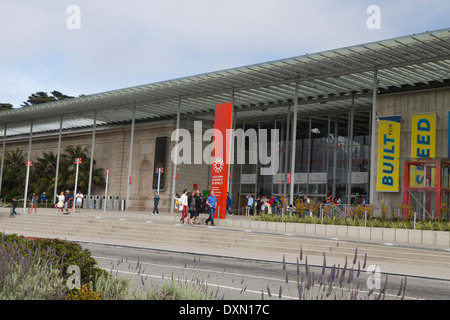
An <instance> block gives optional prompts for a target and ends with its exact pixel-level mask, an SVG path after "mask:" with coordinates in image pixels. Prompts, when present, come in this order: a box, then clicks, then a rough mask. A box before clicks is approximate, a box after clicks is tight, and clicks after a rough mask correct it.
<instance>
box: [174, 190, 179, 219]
mask: <svg viewBox="0 0 450 320" xmlns="http://www.w3.org/2000/svg"><path fill="white" fill-rule="evenodd" d="M173 198H174V199H175V208H174V209H175V213H176V215H177V216H178V212H179V211H181V210H179V208H180V207H181V204H180V196H179V195H178V193H175V197H173Z"/></svg>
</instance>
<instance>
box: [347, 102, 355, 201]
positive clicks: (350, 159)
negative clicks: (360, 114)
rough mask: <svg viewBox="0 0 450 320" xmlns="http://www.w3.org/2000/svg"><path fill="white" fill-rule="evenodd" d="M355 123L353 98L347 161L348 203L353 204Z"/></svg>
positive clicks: (349, 122)
mask: <svg viewBox="0 0 450 320" xmlns="http://www.w3.org/2000/svg"><path fill="white" fill-rule="evenodd" d="M354 121H355V97H352V105H351V107H350V115H349V121H348V127H349V129H348V159H347V164H348V165H347V166H348V168H347V203H348V204H351V203H352V201H351V200H352V199H351V198H352V167H353V128H354Z"/></svg>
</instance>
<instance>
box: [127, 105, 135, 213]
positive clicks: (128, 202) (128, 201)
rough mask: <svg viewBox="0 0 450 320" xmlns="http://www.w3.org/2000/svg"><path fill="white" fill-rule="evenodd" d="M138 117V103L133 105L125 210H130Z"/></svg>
mask: <svg viewBox="0 0 450 320" xmlns="http://www.w3.org/2000/svg"><path fill="white" fill-rule="evenodd" d="M135 118H136V104H134V106H133V119H132V121H131V136H130V156H129V159H128V181H127V202H126V203H125V210H126V211H128V206H129V205H130V185H131V181H130V180H131V164H132V160H133V140H134V124H135V120H136V119H135Z"/></svg>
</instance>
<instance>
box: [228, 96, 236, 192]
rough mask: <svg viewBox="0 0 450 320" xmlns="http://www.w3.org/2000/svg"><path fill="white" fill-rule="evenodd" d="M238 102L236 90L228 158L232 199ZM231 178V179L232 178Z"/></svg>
mask: <svg viewBox="0 0 450 320" xmlns="http://www.w3.org/2000/svg"><path fill="white" fill-rule="evenodd" d="M235 103H236V101H235V98H234V90H233V92H232V93H231V104H232V111H231V132H230V133H231V134H230V149H229V153H230V154H229V157H228V192H229V194H230V197H231V192H232V189H233V183H232V180H233V178H232V177H233V164H234V136H233V134H234V131H235V129H236V111H235V108H234V105H235ZM230 176H231V178H230Z"/></svg>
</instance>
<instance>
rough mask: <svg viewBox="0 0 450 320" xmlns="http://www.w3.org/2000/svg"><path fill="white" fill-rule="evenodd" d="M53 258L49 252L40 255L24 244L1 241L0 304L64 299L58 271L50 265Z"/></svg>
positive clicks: (23, 242) (51, 251) (64, 293)
mask: <svg viewBox="0 0 450 320" xmlns="http://www.w3.org/2000/svg"><path fill="white" fill-rule="evenodd" d="M2 238H3V237H2ZM3 240H4V238H3ZM54 255H55V252H54V251H53V250H45V251H41V250H40V249H39V248H38V249H35V248H33V246H32V245H30V243H27V242H25V241H22V242H5V241H2V244H1V247H0V300H49V299H55V300H60V299H64V297H65V295H66V294H67V288H66V286H65V281H64V279H63V277H62V276H61V270H60V269H58V267H55V266H54V265H53V264H52V262H54V261H55V258H54Z"/></svg>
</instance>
